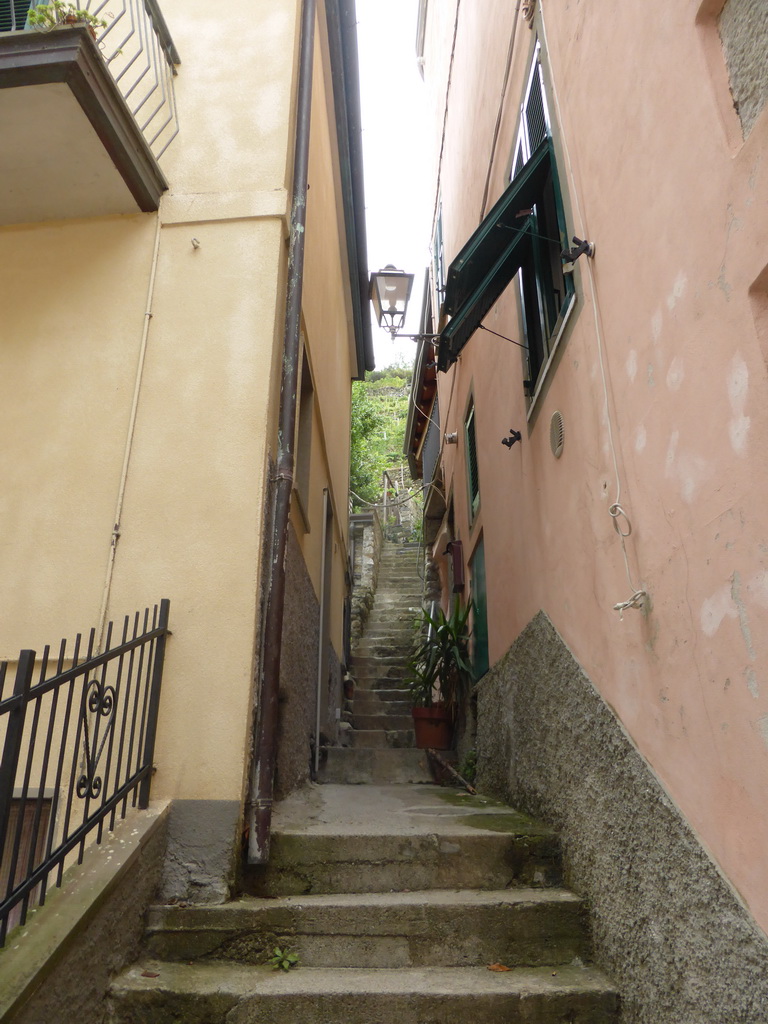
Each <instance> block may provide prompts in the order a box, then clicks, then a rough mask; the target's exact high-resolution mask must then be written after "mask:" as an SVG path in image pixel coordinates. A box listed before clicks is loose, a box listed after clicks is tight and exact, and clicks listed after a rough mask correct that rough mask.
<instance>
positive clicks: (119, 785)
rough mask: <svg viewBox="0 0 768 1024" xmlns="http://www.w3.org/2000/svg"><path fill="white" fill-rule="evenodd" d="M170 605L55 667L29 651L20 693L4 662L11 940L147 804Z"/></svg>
mask: <svg viewBox="0 0 768 1024" xmlns="http://www.w3.org/2000/svg"><path fill="white" fill-rule="evenodd" d="M169 608H170V604H169V602H168V601H167V600H164V601H161V602H160V605H159V606H158V605H155V606H154V608H153V609H152V611H151V612H150V609H149V608H147V609H145V611H144V612H143V613H139V612H136V614H135V615H134V616H133V618H132V619H131V618H130V617H129V616H126V618H125V620H124V622H123V628H122V631H121V634H120V637H119V640H117V641H115V632H116V631H115V630H114V629H113V624H112V623H111V622H110V623H109V626H108V628H107V633H106V637H105V642H104V645H103V646H104V650H103V652H102V653H98V654H97V653H94V649H95V644H96V632H95V630H91V632H90V636H89V639H88V642H87V644H86V645H83V640H82V636H81V635H80V634H78V636H77V638H76V639H75V642H74V647H73V649H72V653H71V655H67V641H66V640H62V641H61V645H60V647H59V652H58V656H56V657H55V660H53V659H52V658H51V651H50V648H49V647H46V648H45V650H44V651H43V655H42V657H41V658H40V659H38V658H37V657H36V654H35V652H34V651H22V652H21V653H20V655H19V660H18V665H17V668H16V673H15V679H14V683H13V688H12V690H11V686H10V680H11V678H13V673H10V672H8V663H7V662H0V742H2V743H3V759H2V763H0V851H1V852H2V858H1V859H0V945H1V944H2V943H4V942H5V936H6V934H7V932H8V930H9V928H10V927H14V926H15V925H16V924H23V923H24V922H25V920H26V916H27V912H28V910H29V908H30V906H32V905H36V904H42V903H44V902H45V894H46V890H47V889H48V887H49V885H50V884H51V882H52V881H53V884H55V885H57V886H58V885H60V884H61V879H62V875H63V873H64V868H65V866H66V864H67V863H68V861H69V860H74V858H75V857H77V859H78V861H81V860H82V857H83V852H84V850H85V847H86V843H87V842H92V841H94V840H95V842H97V843H99V842H101V838H102V833H103V830H104V827H105V824H106V826H107V828H108V829H109V830H111V829H113V828H114V825H115V819H116V817H117V815H118V813H119V815H120V817H125V814H126V810H127V807H128V804H129V802H130V804H131V806H133V807H135V806H137V805H138V807H139V808H146V807H147V805H148V803H149V789H150V781H151V776H152V760H153V756H154V745H155V732H156V728H157V711H158V706H159V702H160V685H161V682H162V675H163V658H164V654H165V639H166V636H167V635H168V614H169ZM84 646H85V650H84V651H83V647H84ZM35 678H36V679H37V681H36V682H33V679H35ZM6 691H8V692H6ZM94 831H95V835H92V833H94ZM51 876H54V877H53V879H52V878H51Z"/></svg>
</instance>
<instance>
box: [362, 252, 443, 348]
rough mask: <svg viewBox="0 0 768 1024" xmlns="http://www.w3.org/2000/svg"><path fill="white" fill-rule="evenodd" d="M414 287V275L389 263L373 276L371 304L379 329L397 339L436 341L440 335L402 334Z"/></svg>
mask: <svg viewBox="0 0 768 1024" xmlns="http://www.w3.org/2000/svg"><path fill="white" fill-rule="evenodd" d="M412 287H413V274H406V272H405V271H404V270H397V268H396V267H394V266H393V265H392V264H391V263H388V264H387V265H386V267H384V268H383V269H382V270H377V271H376V273H374V274H371V293H370V294H371V302H372V303H373V310H374V312H375V314H376V322H377V323H378V325H379V327H382V328H383V329H384V330H385V331H389V333H390V334H391V335H392V340H393V341H394V340H395V338H412V339H413V340H414V341H422V340H435V339H437V338H439V337H440V335H439V334H401V333H400V331H401V330H402V328H403V325H404V324H405V314H406V311H407V309H408V301H409V299H410V297H411V288H412Z"/></svg>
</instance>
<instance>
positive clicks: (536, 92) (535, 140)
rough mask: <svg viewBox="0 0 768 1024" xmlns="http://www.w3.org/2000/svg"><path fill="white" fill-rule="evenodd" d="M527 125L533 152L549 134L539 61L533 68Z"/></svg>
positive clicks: (527, 100) (526, 102) (526, 114)
mask: <svg viewBox="0 0 768 1024" xmlns="http://www.w3.org/2000/svg"><path fill="white" fill-rule="evenodd" d="M525 125H526V128H527V130H528V143H529V146H530V152H531V153H533V152H534V150H536V149H537V148H538V147H539V146H540V145H541V144H542V142H543V141H544V139H546V138H547V136H548V135H549V124H548V123H547V110H546V107H545V105H544V88H543V86H542V82H541V64H540V63H539V62H538V61H536V64H535V65H534V68H533V74H532V75H531V85H530V88H529V90H528V96H527V98H526V101H525Z"/></svg>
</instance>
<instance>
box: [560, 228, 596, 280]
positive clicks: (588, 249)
mask: <svg viewBox="0 0 768 1024" xmlns="http://www.w3.org/2000/svg"><path fill="white" fill-rule="evenodd" d="M571 241H572V242H573V246H572V248H570V249H563V251H562V252H561V253H560V259H561V260H562V261H563V264H564V266H563V270H564V271H565V272H566V273H568V271H570V270H573V265H574V263H575V262H576V260H577V259H578V258H579V256H586V257H588V259H592V258H593V257H594V255H595V246H594V243H593V242H588V241H587V240H586V238H577V237H576V235H574V236H573V238H572V239H571Z"/></svg>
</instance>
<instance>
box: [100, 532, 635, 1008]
mask: <svg viewBox="0 0 768 1024" xmlns="http://www.w3.org/2000/svg"><path fill="white" fill-rule="evenodd" d="M406 556H410V552H409V551H407V549H404V548H402V547H400V548H395V549H390V550H388V551H386V552H385V555H384V565H383V567H382V572H381V575H380V581H381V582H380V588H379V592H378V593H377V595H376V602H375V606H374V609H373V613H372V615H371V618H370V620H369V623H368V629H367V631H366V633H365V636H364V638H363V640H362V641H361V643H360V645H359V646H358V648H357V651H356V653H355V659H356V660H355V674H356V676H357V680H358V688H357V690H356V692H355V699H354V704H353V705H352V707H351V708H349V709H348V713H349V716H350V723H351V725H352V729H353V734H354V742H355V745H354V746H353V747H351V748H347V749H339V748H331V749H329V750H328V761H327V764H326V767H325V784H323V785H310V786H307V787H306V788H305V789H303V790H301V791H300V792H298V793H294V794H292V795H291V796H290V797H289V798H288V799H286V800H284V801H282V802H280V803H279V804H277V805H276V806H275V808H274V814H273V820H272V826H273V827H272V840H271V856H270V861H269V864H268V865H267V866H266V867H264V868H250V869H246V871H245V874H244V877H243V879H242V891H243V895H242V896H241V897H240V898H239V899H237V900H235V901H233V902H230V903H228V904H226V905H224V906H166V907H154V908H152V909H151V910H150V912H149V917H148V924H147V933H146V943H145V951H144V956H143V957H142V959H141V960H140V962H139V963H138V964H136V965H135V966H134V967H132V968H131V969H130V970H128V971H126V972H124V973H123V974H122V975H121V976H120V977H118V978H117V979H116V980H115V981H114V982H113V984H112V986H111V990H110V994H109V1013H110V1016H109V1022H110V1024H391V1021H393V1020H396V1021H398V1024H465V1022H466V1021H472V1024H617V1021H618V996H617V994H616V992H615V990H614V989H613V987H612V985H611V983H610V982H609V981H608V979H606V978H605V977H604V976H603V975H602V974H601V973H600V972H599V971H598V970H596V969H595V968H594V967H593V966H591V965H590V963H589V960H590V942H589V934H588V928H587V917H586V912H585V908H584V906H583V905H582V901H581V900H580V899H579V897H577V896H576V895H574V894H573V893H572V892H569V891H568V890H567V889H564V888H563V887H562V885H561V875H562V866H561V856H560V848H559V843H558V839H557V836H556V835H555V834H554V833H553V832H552V830H551V829H549V828H548V827H546V826H544V825H541V824H540V823H537V822H535V821H533V820H531V819H530V818H528V817H526V816H525V815H523V814H519V813H518V812H516V811H514V810H512V809H511V808H508V807H505V806H503V805H500V804H496V803H494V802H492V801H490V800H487V799H485V798H483V797H472V796H469V794H467V793H464V792H460V791H457V790H449V789H441V788H440V787H437V786H434V785H426V784H424V783H425V782H426V781H427V780H429V779H430V775H429V771H428V765H427V763H426V758H425V757H424V755H423V753H422V752H421V751H416V750H414V749H412V748H411V747H410V746H407V745H405V744H411V743H412V742H413V739H412V733H411V730H410V724H409V723H408V722H407V721H406V720H405V714H406V710H407V708H409V706H410V705H409V702H408V701H407V697H406V694H405V693H404V692H403V690H402V686H400V685H398V684H400V683H401V681H402V672H403V663H404V659H405V657H407V653H408V651H409V649H410V638H411V636H412V621H413V615H414V613H413V609H414V608H416V607H417V605H418V599H419V591H418V588H417V587H416V585H415V582H414V580H413V576H415V569H414V572H413V574H411V571H410V567H411V565H414V566H415V559H414V560H413V562H411V560H410V557H406ZM390 616H391V622H390V620H389V617H390ZM334 780H335V781H334ZM361 782H362V783H368V784H367V785H350V784H349V783H361ZM410 782H419V783H421V784H419V785H412V784H409V783H410ZM275 947H278V948H280V949H281V950H283V951H284V952H291V953H293V954H295V955H296V956H297V958H298V964H297V966H296V967H295V968H293V969H291V970H290V971H282V970H273V969H272V968H271V967H270V966H269V964H268V962H267V961H268V960H269V957H270V956H271V955H272V953H273V951H274V949H275Z"/></svg>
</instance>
